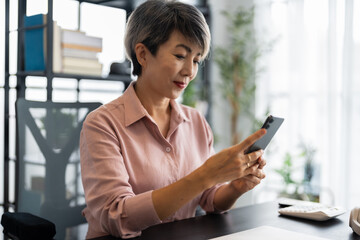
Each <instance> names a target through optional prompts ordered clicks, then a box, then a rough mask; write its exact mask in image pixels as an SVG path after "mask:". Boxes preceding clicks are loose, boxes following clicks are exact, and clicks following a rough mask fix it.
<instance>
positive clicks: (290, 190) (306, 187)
mask: <svg viewBox="0 0 360 240" xmlns="http://www.w3.org/2000/svg"><path fill="white" fill-rule="evenodd" d="M300 148H301V153H300V154H298V155H295V156H294V155H291V154H290V153H288V152H287V153H286V154H285V156H284V160H283V163H282V165H281V167H280V168H278V169H274V171H275V172H276V173H278V174H279V175H280V176H281V178H282V181H283V184H284V187H283V190H282V191H281V192H280V195H281V196H286V197H290V198H295V199H302V200H311V201H319V194H318V193H314V192H313V191H311V187H310V186H311V184H310V183H311V180H312V177H313V174H314V155H315V153H316V149H315V148H313V147H312V146H310V145H306V144H304V143H301V144H300ZM294 158H296V161H297V162H302V163H303V164H300V166H299V167H295V166H294V165H293V162H294ZM299 170H303V171H304V175H303V176H304V177H303V179H299V180H295V179H294V174H295V173H296V172H298V171H299Z"/></svg>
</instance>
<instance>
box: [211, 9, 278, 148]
mask: <svg viewBox="0 0 360 240" xmlns="http://www.w3.org/2000/svg"><path fill="white" fill-rule="evenodd" d="M222 14H223V15H224V16H225V18H226V19H227V21H228V25H227V30H228V32H229V38H230V42H229V45H226V46H221V47H219V46H218V47H216V48H215V52H214V55H213V56H214V60H215V62H216V64H217V65H218V67H219V69H220V75H221V80H222V82H221V84H220V86H219V87H220V89H221V91H222V93H223V96H224V97H225V98H226V100H227V101H228V102H229V103H230V106H231V117H230V119H231V124H230V125H231V134H232V136H231V139H232V140H231V142H232V144H236V143H238V142H239V140H240V139H241V133H239V131H238V121H239V116H240V115H241V114H243V115H244V116H246V117H247V118H249V119H250V120H251V122H254V123H255V124H257V125H258V122H259V121H256V118H255V116H254V113H253V111H252V108H251V107H252V106H253V102H254V97H255V96H254V95H255V89H256V84H255V78H256V77H257V74H258V73H259V72H261V71H262V69H261V68H259V66H257V60H258V59H259V58H260V57H261V56H262V55H263V54H264V53H265V52H267V51H269V50H270V49H271V47H272V44H273V43H270V44H264V43H263V44H262V45H261V46H260V44H258V43H257V42H258V41H257V39H256V37H255V31H254V26H253V23H254V7H252V8H250V9H245V8H241V7H239V8H238V9H237V10H236V11H235V12H233V13H230V12H228V11H224V12H222ZM260 122H261V121H260Z"/></svg>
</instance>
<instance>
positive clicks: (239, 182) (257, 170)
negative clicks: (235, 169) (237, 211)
mask: <svg viewBox="0 0 360 240" xmlns="http://www.w3.org/2000/svg"><path fill="white" fill-rule="evenodd" d="M265 165H266V161H265V160H264V159H263V157H260V158H259V161H258V163H256V164H254V165H253V166H251V168H252V170H253V172H252V173H251V174H249V175H247V176H245V177H242V178H239V179H236V180H233V181H232V182H230V185H231V187H232V188H233V189H234V190H235V191H236V192H238V193H239V194H241V195H242V194H244V193H245V192H247V191H249V190H251V189H253V188H254V187H256V186H257V185H258V184H259V183H260V182H261V180H262V179H264V178H265V173H264V172H263V167H264V166H265Z"/></svg>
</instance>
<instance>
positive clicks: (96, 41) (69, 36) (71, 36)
mask: <svg viewBox="0 0 360 240" xmlns="http://www.w3.org/2000/svg"><path fill="white" fill-rule="evenodd" d="M62 42H63V43H67V44H75V45H82V46H90V47H95V48H102V38H98V37H92V36H88V35H86V34H85V33H84V32H80V31H71V30H63V31H62Z"/></svg>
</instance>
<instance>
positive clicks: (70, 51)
mask: <svg viewBox="0 0 360 240" xmlns="http://www.w3.org/2000/svg"><path fill="white" fill-rule="evenodd" d="M60 31H61V42H60V49H59V50H55V48H54V54H59V55H58V56H57V57H56V56H55V55H54V60H55V62H54V64H53V66H54V68H53V70H54V72H60V73H70V74H83V75H99V76H100V75H101V73H102V64H101V63H100V62H99V60H98V57H97V56H98V54H99V53H101V51H102V39H101V38H99V37H93V36H88V35H86V34H85V33H84V32H81V31H72V30H66V29H61V30H60ZM54 33H55V31H54ZM54 35H55V34H54ZM54 37H56V36H54ZM57 47H59V44H57Z"/></svg>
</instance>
